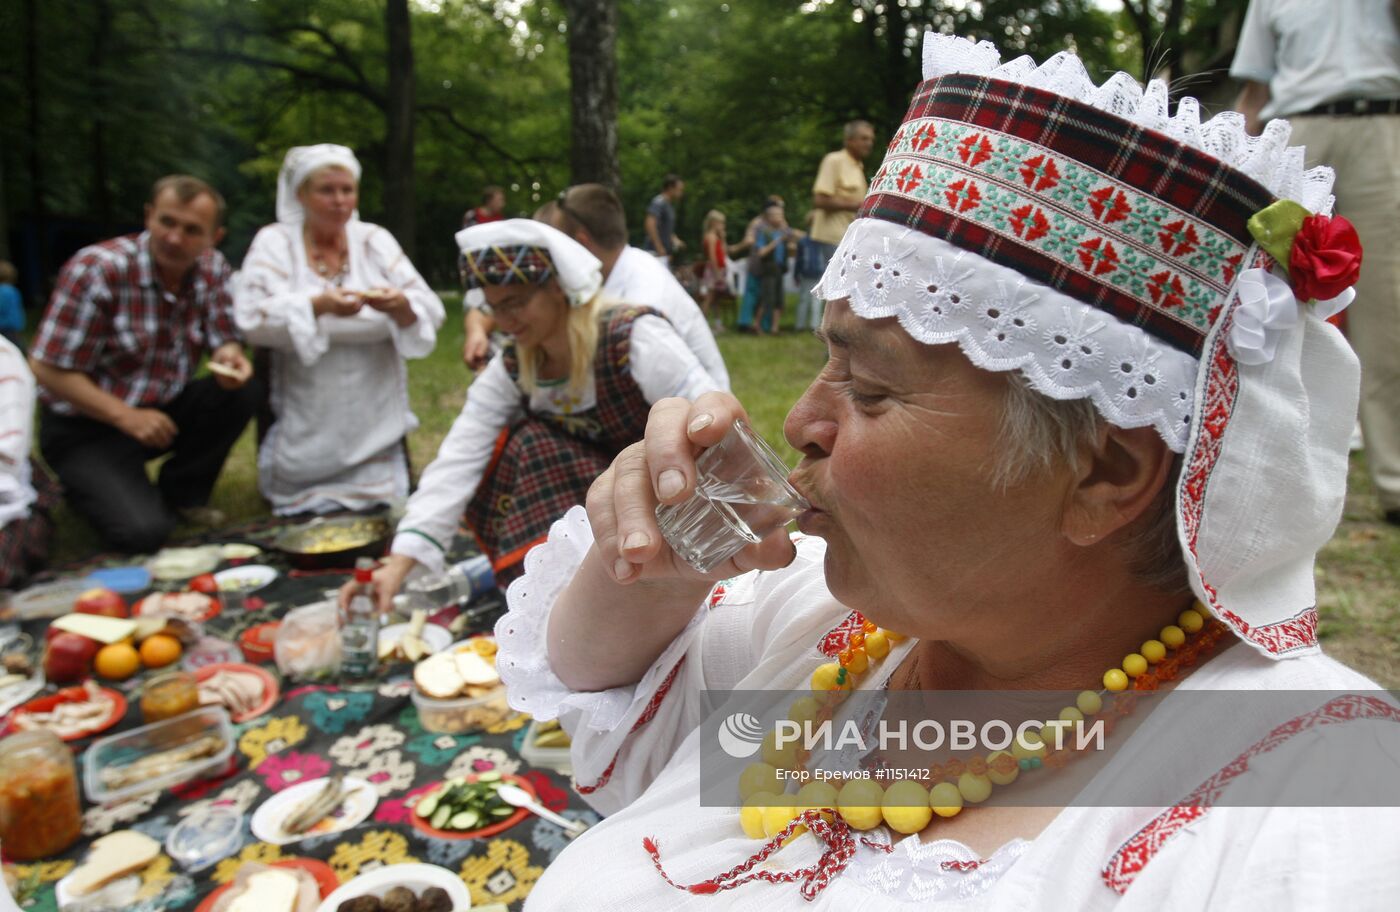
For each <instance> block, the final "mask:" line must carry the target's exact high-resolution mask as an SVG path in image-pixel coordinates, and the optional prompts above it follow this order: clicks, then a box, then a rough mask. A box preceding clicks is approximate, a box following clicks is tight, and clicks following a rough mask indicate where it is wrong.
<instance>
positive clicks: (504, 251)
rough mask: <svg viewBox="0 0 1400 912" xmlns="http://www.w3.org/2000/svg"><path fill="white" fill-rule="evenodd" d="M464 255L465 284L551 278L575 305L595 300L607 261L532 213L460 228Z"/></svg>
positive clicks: (459, 243) (537, 281)
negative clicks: (603, 262)
mask: <svg viewBox="0 0 1400 912" xmlns="http://www.w3.org/2000/svg"><path fill="white" fill-rule="evenodd" d="M456 238H457V246H458V247H459V248H460V249H461V251H462V257H463V258H464V259H465V260H466V266H467V268H466V272H465V279H466V283H467V288H468V289H471V288H480V287H482V286H483V285H510V284H513V283H515V282H524V283H528V284H536V285H538V284H542V283H544V282H546V281H548V280H549V279H550V278H557V279H558V280H559V287H560V288H562V289H563V290H564V294H565V296H566V297H568V299H569V304H570V305H571V306H573V307H580V306H582V305H584V304H587V303H588V302H589V301H591V300H593V297H594V296H595V295H596V294H598V291H599V289H601V288H602V287H603V264H602V263H601V262H599V260H598V258H597V257H595V256H594V255H593V254H591V253H589V252H588V250H587V248H585V247H584V246H583V245H582V244H580V243H579V242H578V241H576V240H574V239H573V238H571V237H569V236H568V235H566V234H564V232H562V231H558V230H556V229H554V228H551V227H550V226H549V225H546V224H544V223H543V222H537V221H534V220H533V219H505V220H503V221H499V222H487V223H486V224H483V225H473V226H471V227H470V228H463V229H462V230H461V231H459V232H457V235H456Z"/></svg>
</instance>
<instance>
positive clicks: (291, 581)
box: [14, 555, 597, 912]
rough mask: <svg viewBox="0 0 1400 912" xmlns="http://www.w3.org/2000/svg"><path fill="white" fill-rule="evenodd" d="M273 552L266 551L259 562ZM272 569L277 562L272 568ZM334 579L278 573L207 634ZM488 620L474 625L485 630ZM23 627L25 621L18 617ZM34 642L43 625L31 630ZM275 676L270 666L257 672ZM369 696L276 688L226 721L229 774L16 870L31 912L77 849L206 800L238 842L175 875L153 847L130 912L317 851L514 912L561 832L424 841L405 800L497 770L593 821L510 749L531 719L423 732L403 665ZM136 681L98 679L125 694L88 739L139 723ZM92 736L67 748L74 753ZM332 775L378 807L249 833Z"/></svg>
mask: <svg viewBox="0 0 1400 912" xmlns="http://www.w3.org/2000/svg"><path fill="white" fill-rule="evenodd" d="M267 556H270V555H265V557H267ZM279 569H283V568H279ZM343 579H344V577H342V576H339V575H325V574H315V575H307V576H299V577H293V576H289V575H287V574H285V573H284V575H283V576H280V577H279V578H278V579H277V580H276V581H274V582H273V583H272V584H271V585H269V586H268V587H267V588H265V589H263V590H261V591H259V592H258V593H257V594H256V596H254V597H252V598H250V599H249V602H250V603H251V605H253V606H256V607H254V608H253V610H249V611H248V612H246V613H245V614H244V615H243V616H241V617H238V618H225V617H222V616H220V617H216V618H214V619H213V620H211V621H210V622H208V623H207V624H206V625H205V626H206V632H208V633H212V634H214V635H216V636H219V637H221V638H225V639H229V640H233V641H235V642H236V641H237V637H238V634H239V633H241V632H242V631H243V630H244V629H246V628H248V627H251V626H253V625H254V624H259V623H262V622H264V621H267V620H274V619H276V618H278V617H280V616H281V615H282V614H284V613H285V612H286V611H287V610H289V609H290V608H292V607H294V606H296V605H300V604H306V603H309V602H312V601H316V600H318V599H320V598H321V597H322V592H323V591H324V590H327V589H330V588H332V587H335V586H338V585H339V584H340V582H341V581H342V580H343ZM492 621H494V618H485V619H483V621H482V623H481V624H480V625H478V629H489V625H490V623H491V622H492ZM26 627H28V625H26ZM38 632H39V634H40V635H41V636H42V624H40V625H39V627H38ZM264 667H266V668H267V669H268V670H270V671H273V672H274V673H275V671H276V669H275V666H274V665H272V664H271V663H269V664H268V665H266V666H264ZM393 672H394V673H393V674H392V675H388V676H386V677H385V679H384V680H383V681H381V683H380V685H379V686H378V687H377V688H376V689H374V690H353V691H352V690H346V689H343V688H341V687H337V686H328V685H324V684H317V685H312V686H302V685H296V684H288V683H286V682H283V684H282V689H283V696H282V698H281V699H280V700H279V702H278V704H277V705H276V706H274V707H273V708H272V709H271V710H269V711H268V712H266V713H264V714H263V715H261V716H259V717H258V718H256V719H252V720H250V721H248V722H246V723H243V724H241V725H235V726H234V729H235V734H234V738H235V747H234V760H236V761H237V763H236V768H234V769H231V770H230V771H229V772H227V773H226V774H224V775H223V776H222V777H219V778H215V779H212V780H205V781H202V782H192V783H187V784H185V785H184V786H181V787H179V788H177V789H176V790H174V791H173V792H171V791H167V792H163V793H160V794H153V795H148V796H145V797H141V798H137V799H135V800H133V801H130V802H127V803H125V804H122V805H117V806H115V807H98V806H86V809H85V811H84V818H83V837H82V839H81V840H80V841H79V843H78V844H77V845H75V846H74V847H73V848H72V849H70V850H69V851H68V852H66V853H64V854H63V855H62V856H60V857H57V858H52V859H46V860H44V861H43V862H38V863H33V864H18V865H15V866H14V867H15V871H16V874H17V875H18V876H19V877H20V879H21V880H25V879H26V878H29V879H30V882H31V883H32V884H37V889H35V890H34V891H33V893H32V898H31V900H30V902H29V904H28V905H27V906H25V907H24V908H26V910H28V912H55V910H56V903H55V901H54V895H53V886H54V884H55V883H56V882H57V881H58V880H59V879H60V878H62V877H63V876H65V875H67V874H68V873H69V872H70V871H72V869H73V867H74V866H75V864H76V863H77V862H79V861H81V860H82V857H83V855H84V854H85V852H86V850H87V846H88V844H89V843H90V842H91V841H92V840H93V839H95V838H97V837H99V836H101V835H103V834H105V833H109V832H112V831H113V830H118V829H128V828H129V829H135V830H138V831H141V832H144V833H146V834H147V835H149V836H151V837H153V838H155V839H158V840H162V841H163V840H164V839H165V837H166V835H167V834H169V832H170V830H171V829H173V828H174V827H175V826H176V825H178V824H179V823H180V821H182V820H183V819H185V818H186V817H187V816H189V815H190V814H193V813H195V812H197V811H200V810H202V809H204V808H207V807H210V806H213V805H225V806H229V807H233V808H235V809H237V810H239V811H241V812H243V813H244V814H245V815H246V816H245V818H244V824H243V840H244V841H243V846H242V847H241V848H240V850H239V851H238V852H237V853H235V854H234V855H232V856H230V857H228V858H226V859H224V860H223V861H220V862H219V863H218V864H216V865H214V866H213V867H210V868H206V869H205V870H203V871H200V872H197V873H195V874H186V873H185V872H183V871H181V870H180V868H179V867H178V865H174V864H173V863H171V862H170V860H169V859H168V858H166V857H165V856H164V855H162V856H161V859H159V860H158V861H157V863H155V864H152V865H151V866H150V867H148V868H147V870H146V872H145V874H144V875H143V877H144V880H143V884H142V888H141V893H140V895H139V896H138V900H137V903H136V904H135V906H134V907H133V909H132V910H131V912H160V910H167V909H168V910H183V912H193V910H194V909H195V907H196V906H198V905H199V903H200V901H201V900H202V899H203V898H204V897H206V896H207V895H209V893H211V892H212V891H213V890H215V889H217V888H218V887H219V886H220V885H222V884H224V883H227V882H229V881H230V880H232V879H233V876H234V874H235V873H236V872H237V870H238V868H239V867H240V866H241V865H243V864H245V863H247V862H249V861H276V860H279V859H284V858H290V857H308V858H316V859H320V860H322V861H324V862H326V863H327V864H329V865H330V867H331V868H332V869H333V870H334V871H335V873H336V875H337V876H338V877H339V878H340V880H341V882H342V883H343V882H345V881H347V880H349V879H351V878H352V877H355V876H357V875H358V874H361V873H364V872H366V871H369V870H372V869H374V868H377V867H380V866H383V865H388V864H396V863H401V862H426V863H430V864H436V865H441V866H442V867H445V868H448V869H449V870H451V871H454V872H456V873H457V874H458V875H459V876H461V878H462V880H463V882H464V883H465V884H467V886H468V888H469V889H470V891H471V894H472V902H473V905H479V904H486V903H504V904H505V905H506V906H507V907H508V908H511V909H518V908H520V907H521V906H522V905H523V904H524V900H525V897H526V896H527V895H528V894H529V892H530V889H531V888H532V887H533V886H534V883H535V881H536V880H538V879H539V877H540V875H541V873H543V871H544V868H545V866H546V865H548V864H549V863H550V862H551V861H552V860H553V859H554V857H555V856H557V855H558V854H559V852H560V851H561V850H562V849H563V847H564V845H566V840H565V838H564V835H563V832H562V831H561V830H560V829H559V827H557V826H555V825H553V824H550V823H546V822H544V821H542V820H539V819H538V818H535V817H532V816H531V817H526V818H525V819H524V820H522V821H521V822H520V823H518V824H516V825H515V826H513V827H511V828H510V829H508V830H506V831H504V832H503V833H501V834H499V835H498V836H496V837H494V838H489V839H468V840H455V841H449V840H439V839H430V838H428V837H427V836H425V835H424V834H422V833H420V832H419V831H418V830H416V829H414V827H413V825H412V822H411V815H412V813H413V805H414V803H415V802H416V801H417V800H418V798H419V797H421V796H422V795H423V794H426V793H427V792H428V791H429V789H430V788H431V786H432V785H434V784H435V783H437V782H439V781H441V780H442V779H444V778H447V777H449V776H456V775H465V774H467V773H472V772H483V771H487V770H499V771H501V772H503V773H515V774H518V775H522V776H524V777H526V778H527V779H528V780H529V781H530V784H531V785H532V786H534V788H535V790H536V791H537V792H538V793H539V795H540V799H541V801H542V802H543V803H545V804H546V805H547V806H549V807H550V808H553V809H555V810H558V811H561V812H562V813H564V815H565V816H566V817H569V818H571V819H583V820H588V821H590V822H592V821H596V820H597V816H596V815H595V814H593V813H592V812H591V811H589V810H587V808H586V805H585V804H584V803H583V801H582V799H580V798H579V797H578V796H577V794H575V793H574V792H573V791H572V790H571V789H570V787H569V783H568V780H567V779H565V778H564V777H561V776H560V775H558V774H557V773H554V772H552V771H545V770H537V769H532V768H531V767H529V766H528V765H527V764H526V763H525V762H524V761H523V760H522V759H521V758H520V755H519V752H518V747H519V742H520V741H521V738H522V735H523V729H524V726H525V725H527V724H528V721H529V720H528V719H526V718H517V719H514V720H511V721H509V722H507V723H504V724H502V725H500V726H497V728H498V729H499V730H497V731H494V732H473V733H470V734H458V735H447V734H438V733H434V732H429V731H427V730H425V729H424V728H423V726H422V724H421V722H420V720H419V718H418V713H417V710H416V709H415V708H414V706H413V704H412V702H411V698H410V694H411V692H412V684H411V681H410V680H409V679H408V677H407V675H408V667H407V666H397V667H396V668H395V669H393ZM146 676H147V675H140V676H138V677H137V678H135V679H133V680H132V681H128V682H122V683H120V684H115V685H113V684H108V686H115V687H117V688H119V689H121V690H124V691H126V692H127V696H128V701H129V704H130V708H129V709H128V712H127V715H126V718H124V719H123V720H122V721H121V722H120V723H119V724H118V725H117V726H115V727H113V728H112V729H109V730H108V731H106V732H103V733H102V734H101V735H99V737H101V736H104V735H109V734H113V733H116V732H120V731H124V730H127V729H131V728H135V727H136V726H138V725H140V724H141V717H140V710H139V692H138V691H139V687H140V685H141V683H142V679H143V678H144V677H146ZM89 743H91V739H88V740H84V741H78V742H74V743H73V747H74V750H75V751H76V752H78V757H77V762H78V764H79V773H80V775H81V763H82V757H81V751H82V750H83V748H85V747H86V746H87V745H88V744H89ZM333 772H343V773H345V774H346V775H349V776H356V777H359V778H363V779H366V780H368V781H369V782H371V783H373V784H374V786H375V789H376V790H377V791H378V793H379V804H378V805H377V806H376V808H375V810H374V812H373V813H372V814H371V815H370V816H369V818H368V819H367V820H365V821H364V822H363V823H361V824H359V825H358V826H356V827H354V828H352V829H350V830H347V831H343V832H339V833H335V834H333V835H329V836H321V837H315V838H312V839H307V840H303V841H301V842H298V843H294V844H292V845H285V846H273V845H268V844H266V843H263V842H260V841H259V840H257V839H256V838H254V837H253V835H252V831H251V829H250V827H249V820H251V818H252V814H253V812H254V811H256V810H257V808H258V807H259V806H260V805H261V804H262V803H263V802H264V801H266V800H268V799H269V798H271V797H273V796H274V795H275V794H276V793H278V792H280V791H282V790H284V789H287V788H290V787H292V786H294V785H296V784H298V783H300V782H305V781H309V780H312V779H317V778H320V777H323V776H327V775H330V774H331V773H333Z"/></svg>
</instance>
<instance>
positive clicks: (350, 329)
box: [233, 220, 445, 513]
mask: <svg viewBox="0 0 1400 912" xmlns="http://www.w3.org/2000/svg"><path fill="white" fill-rule="evenodd" d="M345 233H346V239H347V242H348V245H349V260H348V263H347V266H348V272H347V273H346V275H345V276H344V277H343V278H342V279H341V281H340V283H339V284H340V287H342V288H345V289H346V290H349V291H367V290H369V289H371V288H382V287H389V288H395V289H398V290H399V291H402V292H403V294H404V296H405V297H406V298H407V299H408V303H409V305H410V306H411V307H412V308H413V312H414V314H415V315H416V316H417V317H418V319H417V320H416V321H414V322H413V323H412V324H410V325H408V326H404V327H400V326H399V325H398V324H396V323H395V322H394V321H393V320H392V319H390V318H389V317H388V316H386V315H385V314H382V313H380V312H379V311H377V310H374V309H373V308H371V307H362V308H361V309H360V311H359V313H357V314H355V315H354V316H351V317H337V316H330V315H323V316H320V317H318V316H316V315H315V313H314V311H313V310H312V305H311V301H312V298H314V297H315V296H316V295H318V294H320V293H321V292H322V291H324V290H325V289H326V287H327V286H328V284H329V283H328V282H327V280H325V279H323V278H322V277H321V276H319V275H318V274H317V273H316V271H315V270H314V269H312V267H311V264H310V262H309V261H308V259H307V255H306V245H305V243H304V242H303V240H302V234H301V226H300V225H287V224H282V223H280V222H279V223H275V224H272V225H267V226H266V227H264V228H263V229H262V230H260V231H259V232H258V233H257V236H256V237H254V238H253V244H252V246H251V247H249V248H248V255H247V257H245V258H244V260H243V269H242V271H241V272H240V273H239V276H238V279H237V281H236V282H235V283H234V295H233V314H234V319H235V320H236V321H237V323H238V328H239V330H241V331H242V333H243V335H244V337H245V338H246V339H247V340H248V342H249V343H251V344H253V345H258V346H264V347H267V348H270V349H272V376H271V378H270V382H271V400H272V410H273V412H274V413H275V414H276V416H277V420H276V422H275V423H274V424H273V425H272V428H271V429H270V430H269V431H268V434H267V437H266V438H264V439H263V441H262V444H261V445H260V447H259V453H258V485H259V487H260V488H261V490H262V492H263V495H264V496H265V497H267V499H268V500H270V501H271V502H272V506H273V509H274V511H276V512H279V513H299V512H302V511H315V512H324V511H325V510H328V509H334V508H336V507H337V506H339V507H345V508H349V509H360V508H363V507H369V506H372V505H374V504H376V503H382V502H391V501H393V500H394V499H396V498H402V497H404V496H406V495H407V494H408V474H407V467H406V465H405V464H404V463H403V458H402V450H401V449H400V441H402V440H403V438H404V436H405V435H406V434H407V433H408V432H409V431H411V430H413V429H414V428H416V427H417V426H418V419H417V418H416V417H414V415H413V412H412V411H411V410H410V409H409V406H408V370H407V368H406V367H405V366H404V359H405V358H423V357H426V356H427V355H428V354H430V353H431V352H432V350H433V346H434V345H435V344H436V342H437V330H438V327H440V326H442V321H443V319H444V317H445V312H444V310H443V307H442V301H441V300H440V299H439V298H438V296H437V295H436V294H435V293H434V292H433V290H432V289H431V288H429V287H428V285H427V283H426V282H424V281H423V277H422V276H420V275H419V274H418V270H416V269H414V268H413V264H412V263H411V262H409V259H408V257H407V256H405V255H404V252H403V250H402V249H401V248H400V247H399V244H398V242H397V241H396V240H394V236H393V235H392V234H390V233H389V232H388V231H386V230H385V229H383V228H381V227H379V226H378V225H372V224H370V223H368V222H361V221H358V220H356V221H352V222H350V223H348V224H347V225H346V226H345Z"/></svg>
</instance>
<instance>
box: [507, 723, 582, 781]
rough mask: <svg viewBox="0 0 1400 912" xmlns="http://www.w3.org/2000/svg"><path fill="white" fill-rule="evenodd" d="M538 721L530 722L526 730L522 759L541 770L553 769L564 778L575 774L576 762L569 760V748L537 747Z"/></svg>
mask: <svg viewBox="0 0 1400 912" xmlns="http://www.w3.org/2000/svg"><path fill="white" fill-rule="evenodd" d="M539 728H540V723H539V721H538V720H535V719H532V720H530V727H529V728H527V729H526V730H525V740H524V741H523V742H521V744H520V759H522V760H524V761H525V762H526V763H528V764H530V765H531V766H533V767H537V768H539V769H551V770H554V771H555V772H556V773H560V774H561V775H564V776H572V775H573V774H574V762H573V760H571V759H570V758H569V749H568V748H567V747H536V746H535V736H536V735H537V734H538V733H539Z"/></svg>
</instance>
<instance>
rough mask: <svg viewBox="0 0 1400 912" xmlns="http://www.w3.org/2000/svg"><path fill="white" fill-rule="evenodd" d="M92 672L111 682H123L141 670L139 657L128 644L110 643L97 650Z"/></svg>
mask: <svg viewBox="0 0 1400 912" xmlns="http://www.w3.org/2000/svg"><path fill="white" fill-rule="evenodd" d="M92 667H93V670H95V671H96V672H97V673H98V674H99V675H101V676H102V677H104V678H107V679H109V680H112V681H123V680H126V679H127V678H129V677H131V676H132V675H134V674H136V672H138V671H140V670H141V656H140V655H138V654H137V652H136V649H135V648H134V647H133V646H132V645H131V644H130V643H112V644H111V645H110V646H103V647H102V648H101V649H99V650H97V658H95V659H94V660H93V663H92Z"/></svg>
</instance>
